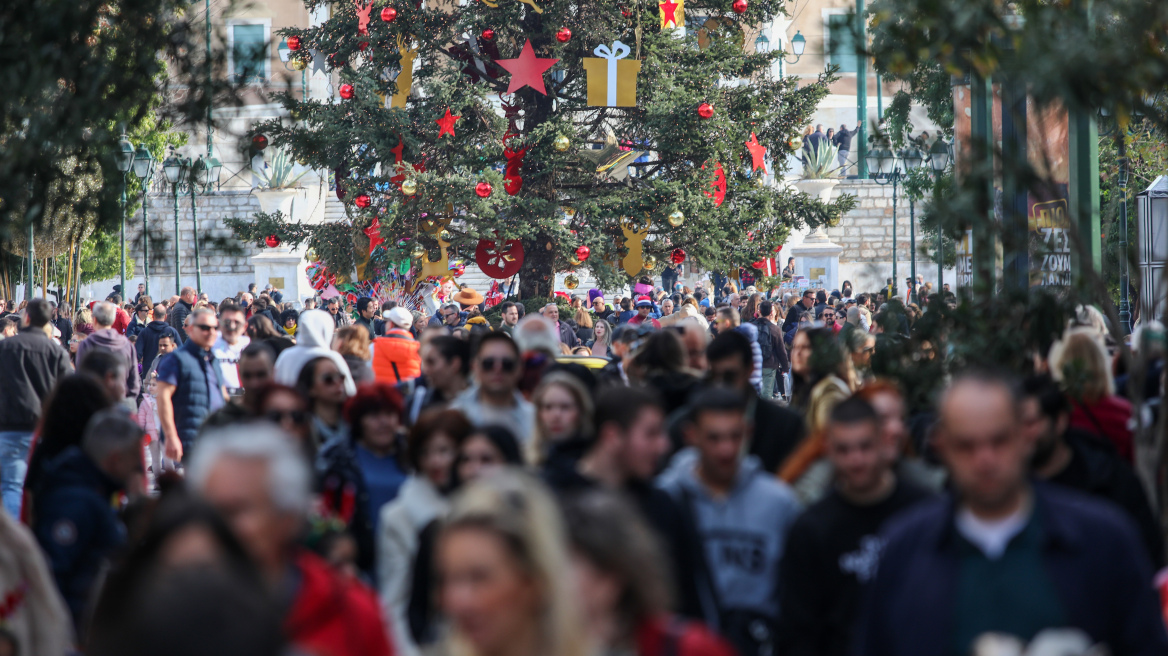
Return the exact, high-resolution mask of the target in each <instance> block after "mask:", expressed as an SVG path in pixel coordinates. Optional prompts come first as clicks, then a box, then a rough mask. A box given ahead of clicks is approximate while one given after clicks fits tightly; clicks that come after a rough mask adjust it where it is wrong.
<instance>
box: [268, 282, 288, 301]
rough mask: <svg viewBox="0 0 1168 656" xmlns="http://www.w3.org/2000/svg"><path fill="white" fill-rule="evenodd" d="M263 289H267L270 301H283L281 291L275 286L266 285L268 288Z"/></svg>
mask: <svg viewBox="0 0 1168 656" xmlns="http://www.w3.org/2000/svg"><path fill="white" fill-rule="evenodd" d="M265 291H267V293H268V297H269V298H271V299H272V302H274V303H276V304H280V303H283V302H284V294H283V293H281V292H280V290H279V289H276V288H275V287H273V286H271V285H268V288H267V289H266V290H265Z"/></svg>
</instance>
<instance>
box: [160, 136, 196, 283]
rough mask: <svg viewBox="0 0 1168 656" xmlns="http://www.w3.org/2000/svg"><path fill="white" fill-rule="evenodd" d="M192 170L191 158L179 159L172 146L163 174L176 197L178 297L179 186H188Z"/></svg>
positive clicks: (177, 277) (177, 276) (177, 274)
mask: <svg viewBox="0 0 1168 656" xmlns="http://www.w3.org/2000/svg"><path fill="white" fill-rule="evenodd" d="M190 168H191V160H190V158H189V157H179V156H178V154H177V153H175V152H174V146H171V147H170V155H169V156H168V157H167V158H166V159H165V160H163V161H162V172H163V173H164V174H165V175H166V181H167V182H169V183H170V188H171V193H172V194H173V196H174V293H175V294H176V295H177V294H180V293H181V291H182V284H181V282H180V278H181V276H182V274H181V270H180V269H179V232H178V188H179V185H186V183H187V174H188V172H189V171H190Z"/></svg>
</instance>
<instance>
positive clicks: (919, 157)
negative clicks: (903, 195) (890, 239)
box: [892, 147, 925, 303]
mask: <svg viewBox="0 0 1168 656" xmlns="http://www.w3.org/2000/svg"><path fill="white" fill-rule="evenodd" d="M901 159H902V161H903V162H904V169H905V173H912V172H913V171H915V170H917V169H919V168H921V164H922V163H923V162H924V161H925V156H924V154H923V153H922V152H921V151H920V150H919V149H918V148H915V147H910V148H908V149H906V150H903V151H901ZM892 202H893V203H895V202H896V200H895V199H893V201H892ZM908 244H909V246H908V247H909V251H910V253H909V258H908V261H909V275H910V276H911V277H912V280H913V282H912V284H914V285H915V284H916V281H917V200H916V198H915V197H913V196H909V197H908ZM917 302H918V303H919V302H920V301H919V299H918V301H917Z"/></svg>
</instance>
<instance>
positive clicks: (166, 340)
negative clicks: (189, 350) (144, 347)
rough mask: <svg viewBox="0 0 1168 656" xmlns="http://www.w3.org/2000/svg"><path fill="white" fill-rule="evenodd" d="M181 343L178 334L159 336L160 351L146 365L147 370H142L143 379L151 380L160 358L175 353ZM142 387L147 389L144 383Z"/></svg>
mask: <svg viewBox="0 0 1168 656" xmlns="http://www.w3.org/2000/svg"><path fill="white" fill-rule="evenodd" d="M167 328H170V326H167ZM179 343H180V342H179V340H178V335H177V334H172V333H167V334H165V335H162V336H161V337H159V338H158V353H156V354H155V355H154V359H153V360H151V361H150V364H149V366H146V370H145V371H143V372H142V380H144V381H149V380H150V376H151V375H153V374H154V372H155V371H157V370H158V362H159V361H160V360H162V357H163V356H165V355H169V354H170V353H174V350H175V349H176V348H178V345H179ZM142 364H143V365H144V366H145V365H146V363H145V362H143V363H142ZM142 389H143V390H145V389H146V385H143V386H142Z"/></svg>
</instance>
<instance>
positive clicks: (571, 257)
mask: <svg viewBox="0 0 1168 656" xmlns="http://www.w3.org/2000/svg"><path fill="white" fill-rule="evenodd" d="M568 264H571V265H572V266H574V267H578V266H580V265H581V264H583V262H581V261H580V259H579V258H578V257H576V254H575V253H573V254H571V255H569V256H568Z"/></svg>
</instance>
